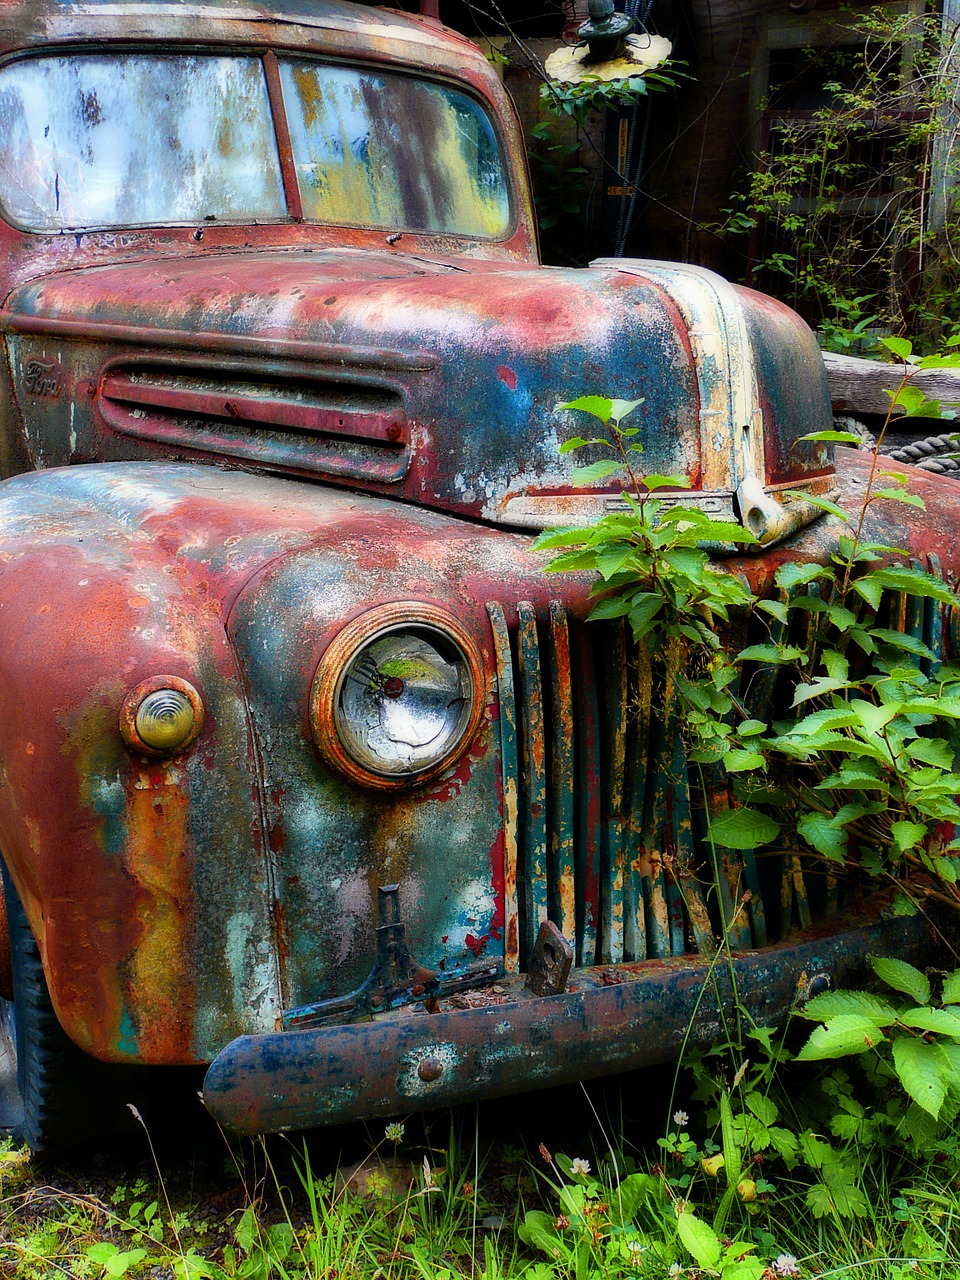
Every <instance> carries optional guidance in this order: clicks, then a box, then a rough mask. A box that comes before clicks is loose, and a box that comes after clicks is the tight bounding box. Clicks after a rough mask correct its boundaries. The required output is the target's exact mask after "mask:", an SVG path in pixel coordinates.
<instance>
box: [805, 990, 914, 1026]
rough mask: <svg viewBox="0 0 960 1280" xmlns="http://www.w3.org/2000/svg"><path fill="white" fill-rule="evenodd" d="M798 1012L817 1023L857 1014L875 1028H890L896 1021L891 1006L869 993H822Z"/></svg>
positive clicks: (894, 1010)
mask: <svg viewBox="0 0 960 1280" xmlns="http://www.w3.org/2000/svg"><path fill="white" fill-rule="evenodd" d="M799 1012H800V1014H801V1015H802V1016H803V1017H804V1018H812V1019H814V1020H815V1021H817V1022H826V1020H827V1019H828V1018H837V1017H842V1016H843V1015H844V1014H857V1015H859V1016H860V1017H861V1018H867V1019H868V1020H869V1021H870V1022H872V1023H873V1024H874V1025H875V1026H877V1027H892V1026H893V1024H894V1023H895V1022H896V1020H897V1011H896V1009H894V1007H893V1005H892V1004H889V1003H888V1002H887V1001H886V1000H884V999H883V998H882V997H881V996H875V995H873V994H872V992H869V991H824V992H823V993H822V995H819V996H813V997H812V998H811V999H810V1000H808V1001H807V1003H806V1004H805V1005H804V1006H803V1008H802V1009H800V1011H799Z"/></svg>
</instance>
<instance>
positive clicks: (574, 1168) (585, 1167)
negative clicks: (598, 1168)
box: [570, 1156, 590, 1174]
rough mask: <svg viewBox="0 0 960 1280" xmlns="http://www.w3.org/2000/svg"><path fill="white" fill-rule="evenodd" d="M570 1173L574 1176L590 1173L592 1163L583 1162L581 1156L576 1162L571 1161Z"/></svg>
mask: <svg viewBox="0 0 960 1280" xmlns="http://www.w3.org/2000/svg"><path fill="white" fill-rule="evenodd" d="M570 1172H571V1173H573V1174H577V1173H589V1172H590V1161H589V1160H581V1159H580V1157H579V1156H577V1157H576V1159H575V1160H571V1161H570Z"/></svg>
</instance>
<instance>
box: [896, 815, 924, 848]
mask: <svg viewBox="0 0 960 1280" xmlns="http://www.w3.org/2000/svg"><path fill="white" fill-rule="evenodd" d="M890 834H891V835H892V836H893V840H894V844H895V845H896V847H897V848H898V849H899V850H900V851H901V852H903V851H904V850H906V849H915V848H916V847H917V845H919V844H921V843H922V842H923V838H924V836H926V834H927V828H926V827H925V826H924V825H923V823H922V822H908V821H906V820H903V821H901V822H892V823H891V824H890Z"/></svg>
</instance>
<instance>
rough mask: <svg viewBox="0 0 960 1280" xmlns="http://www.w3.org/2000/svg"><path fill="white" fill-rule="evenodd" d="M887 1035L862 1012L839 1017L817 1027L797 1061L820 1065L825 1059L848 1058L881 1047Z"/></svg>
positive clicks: (798, 1055)
mask: <svg viewBox="0 0 960 1280" xmlns="http://www.w3.org/2000/svg"><path fill="white" fill-rule="evenodd" d="M884 1040H886V1036H885V1035H884V1034H883V1032H882V1031H881V1030H880V1028H879V1027H878V1026H877V1024H876V1023H875V1022H874V1021H873V1020H872V1019H870V1018H865V1017H864V1016H863V1015H862V1014H859V1013H844V1014H839V1015H838V1016H837V1017H835V1018H831V1019H830V1021H829V1023H828V1025H827V1026H823V1027H814V1029H813V1031H812V1032H811V1033H810V1038H809V1040H808V1041H807V1043H806V1044H805V1045H804V1046H803V1048H802V1049H801V1050H800V1052H799V1053H798V1054H797V1061H798V1062H819V1061H821V1060H823V1059H825V1058H847V1057H849V1056H850V1055H851V1054H855V1053H865V1052H866V1051H867V1050H868V1049H874V1048H876V1046H877V1045H878V1044H882V1043H883V1041H884Z"/></svg>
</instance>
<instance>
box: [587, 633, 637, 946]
mask: <svg viewBox="0 0 960 1280" xmlns="http://www.w3.org/2000/svg"><path fill="white" fill-rule="evenodd" d="M612 632H613V634H612V643H611V644H610V647H609V650H608V651H607V656H608V666H607V668H606V671H605V673H604V677H603V679H604V688H603V689H602V690H601V693H600V696H601V697H602V698H603V700H604V712H605V715H604V722H605V723H604V729H605V734H604V737H605V741H604V742H603V744H602V745H603V748H604V754H605V755H606V759H607V762H608V763H607V775H608V776H607V780H606V781H607V815H606V820H605V821H604V824H603V846H602V856H603V890H602V893H601V904H600V910H601V919H602V924H601V930H600V962H601V964H617V963H619V961H621V960H622V959H623V936H624V911H625V907H626V903H625V889H626V873H625V861H626V849H625V842H626V824H625V812H624V810H625V803H626V801H627V800H628V799H629V800H632V798H633V796H632V791H631V792H630V793H629V794H626V795H625V786H626V777H627V726H626V719H625V717H626V709H627V646H626V635H625V628H624V624H623V623H622V622H621V623H618V624H616V626H615V628H612ZM584 647H586V646H585V645H584ZM594 669H595V664H594V663H593V662H592V661H591V665H590V670H591V673H592V672H593V671H594ZM641 812H642V810H641ZM633 910H634V917H636V915H637V912H638V911H639V913H640V919H641V921H642V919H643V900H642V898H641V897H640V896H639V893H638V895H637V901H636V902H635V903H634V908H633ZM635 930H636V926H635V925H634V931H635Z"/></svg>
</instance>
